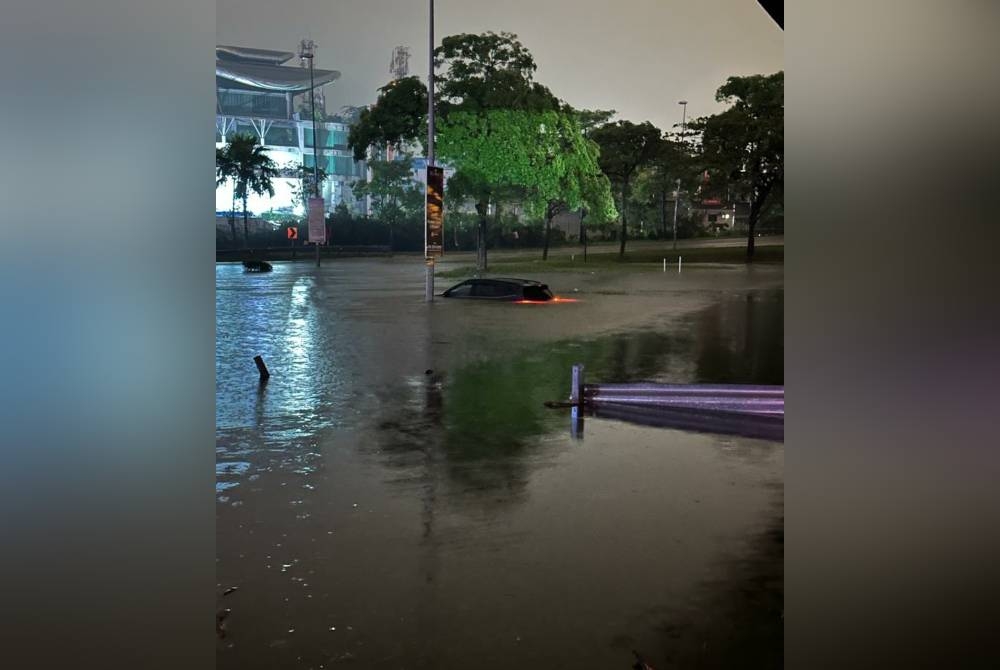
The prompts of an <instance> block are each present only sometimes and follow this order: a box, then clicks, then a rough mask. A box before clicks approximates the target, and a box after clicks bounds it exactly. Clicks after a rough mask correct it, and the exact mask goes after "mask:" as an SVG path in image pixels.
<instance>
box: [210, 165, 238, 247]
mask: <svg viewBox="0 0 1000 670" xmlns="http://www.w3.org/2000/svg"><path fill="white" fill-rule="evenodd" d="M227 148H228V147H227ZM233 172H234V170H233V162H232V161H231V160H230V159H229V152H228V151H227V150H226V149H225V148H223V149H219V148H216V150H215V186H216V188H218V187H219V186H222V185H223V184H225V183H226V182H227V181H229V180H230V179H233V178H234V174H233ZM234 209H236V191H235V189H234V190H233V206H232V207H231V208H230V209H229V232H230V233H231V234H232V236H233V247H234V248H235V247H236V245H237V244H239V242H237V240H236V221H234V220H233V210H234Z"/></svg>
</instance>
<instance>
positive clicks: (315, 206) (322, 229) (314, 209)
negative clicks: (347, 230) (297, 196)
mask: <svg viewBox="0 0 1000 670" xmlns="http://www.w3.org/2000/svg"><path fill="white" fill-rule="evenodd" d="M309 241H310V242H312V243H313V244H322V243H323V242H326V219H325V217H324V216H323V198H309Z"/></svg>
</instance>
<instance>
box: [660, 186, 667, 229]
mask: <svg viewBox="0 0 1000 670" xmlns="http://www.w3.org/2000/svg"><path fill="white" fill-rule="evenodd" d="M660 230H662V231H663V239H667V185H666V184H664V185H663V190H662V191H660Z"/></svg>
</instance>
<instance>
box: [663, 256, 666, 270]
mask: <svg viewBox="0 0 1000 670" xmlns="http://www.w3.org/2000/svg"><path fill="white" fill-rule="evenodd" d="M663 271H664V272H666V271H667V259H666V258H664V259H663Z"/></svg>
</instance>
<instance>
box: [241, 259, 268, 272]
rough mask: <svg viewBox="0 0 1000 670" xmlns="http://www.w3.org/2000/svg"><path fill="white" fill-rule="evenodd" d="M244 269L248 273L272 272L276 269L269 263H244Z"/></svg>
mask: <svg viewBox="0 0 1000 670" xmlns="http://www.w3.org/2000/svg"><path fill="white" fill-rule="evenodd" d="M243 269H244V270H246V271H247V272H270V271H271V270H273V269H274V268H272V267H271V264H270V263H268V262H267V261H243Z"/></svg>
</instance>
